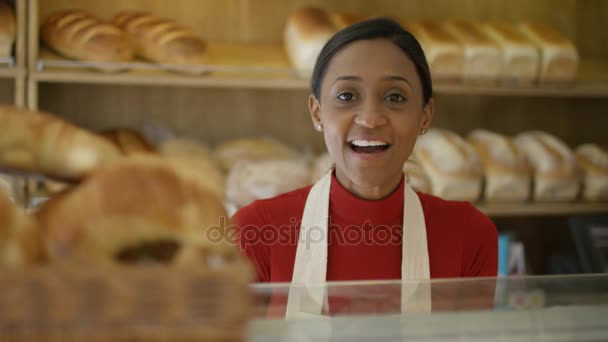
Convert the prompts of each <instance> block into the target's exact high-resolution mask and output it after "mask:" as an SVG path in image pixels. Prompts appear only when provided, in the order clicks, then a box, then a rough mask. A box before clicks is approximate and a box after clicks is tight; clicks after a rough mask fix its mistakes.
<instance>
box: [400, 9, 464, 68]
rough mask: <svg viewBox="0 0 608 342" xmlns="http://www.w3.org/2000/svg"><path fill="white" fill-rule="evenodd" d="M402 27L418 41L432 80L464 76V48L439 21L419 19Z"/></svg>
mask: <svg viewBox="0 0 608 342" xmlns="http://www.w3.org/2000/svg"><path fill="white" fill-rule="evenodd" d="M403 27H404V28H405V29H406V30H408V31H409V32H410V33H412V34H413V35H414V36H415V37H416V39H417V40H418V41H419V42H420V45H421V46H422V48H423V50H424V54H425V56H426V59H427V61H428V64H429V68H430V70H431V75H432V77H433V79H434V80H460V79H462V78H463V77H464V49H463V47H462V45H460V43H459V42H458V41H457V40H456V38H454V36H452V35H451V34H449V33H448V32H446V31H445V29H444V28H443V27H442V26H441V24H440V23H439V22H436V21H432V20H419V21H413V22H405V23H403Z"/></svg>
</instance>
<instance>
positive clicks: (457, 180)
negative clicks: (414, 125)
mask: <svg viewBox="0 0 608 342" xmlns="http://www.w3.org/2000/svg"><path fill="white" fill-rule="evenodd" d="M414 157H415V158H416V159H417V160H418V161H419V162H420V165H421V166H422V168H423V169H424V172H425V173H426V175H427V176H428V178H429V180H430V181H431V187H432V191H433V193H432V194H433V195H436V196H439V197H442V198H444V199H449V200H462V201H471V202H473V201H476V200H477V199H479V197H480V195H481V187H482V180H483V173H482V166H481V161H480V160H479V156H478V155H477V153H476V151H475V148H473V146H471V145H470V144H469V143H468V142H466V141H465V140H464V139H463V138H462V137H460V136H459V135H457V134H455V133H453V132H451V131H448V130H445V129H439V128H434V129H430V130H429V131H428V132H427V133H426V134H425V135H423V136H421V137H420V138H419V139H418V141H417V143H416V146H415V148H414Z"/></svg>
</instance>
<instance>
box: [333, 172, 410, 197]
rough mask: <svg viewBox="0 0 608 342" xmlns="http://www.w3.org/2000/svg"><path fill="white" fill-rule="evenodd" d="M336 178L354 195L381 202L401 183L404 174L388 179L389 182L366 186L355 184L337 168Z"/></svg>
mask: <svg viewBox="0 0 608 342" xmlns="http://www.w3.org/2000/svg"><path fill="white" fill-rule="evenodd" d="M335 172H336V178H337V180H338V182H340V184H342V186H343V187H344V188H346V189H347V190H348V191H350V192H351V193H352V194H353V195H355V196H357V197H359V198H363V199H366V200H379V199H383V198H385V197H387V196H388V195H390V194H391V193H393V191H395V189H397V187H398V186H399V184H400V183H401V180H402V178H403V173H399V174H397V175H395V176H394V177H389V178H387V181H386V182H384V183H381V184H373V185H372V184H365V183H359V184H358V183H356V182H353V181H352V180H351V179H350V178H349V177H348V176H347V175H346V174H345V173H344V172H342V171H340V170H339V169H337V168H336V170H335Z"/></svg>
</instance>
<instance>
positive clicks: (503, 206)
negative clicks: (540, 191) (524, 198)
mask: <svg viewBox="0 0 608 342" xmlns="http://www.w3.org/2000/svg"><path fill="white" fill-rule="evenodd" d="M476 206H477V208H478V209H479V210H481V211H482V212H483V213H484V214H486V215H488V216H493V217H516V216H520V217H533V216H571V215H586V214H605V213H608V202H604V203H585V202H581V203H500V204H499V203H495V204H494V203H492V204H489V203H488V204H486V203H482V204H478V205H476Z"/></svg>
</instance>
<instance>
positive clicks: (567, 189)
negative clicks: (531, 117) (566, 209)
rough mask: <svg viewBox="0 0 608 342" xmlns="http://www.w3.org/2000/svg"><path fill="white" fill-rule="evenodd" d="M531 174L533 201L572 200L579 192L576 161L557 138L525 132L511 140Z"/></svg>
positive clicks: (537, 132) (545, 134)
mask: <svg viewBox="0 0 608 342" xmlns="http://www.w3.org/2000/svg"><path fill="white" fill-rule="evenodd" d="M514 142H515V144H516V145H517V146H518V147H519V148H520V150H521V151H522V152H523V153H524V154H525V155H526V159H527V160H528V163H529V164H530V165H532V169H533V172H534V195H533V197H534V199H535V200H537V201H571V200H574V199H575V198H576V197H577V195H578V192H579V178H578V171H577V164H576V158H575V156H574V153H573V152H572V150H570V148H569V147H568V146H567V145H566V144H565V143H564V142H562V141H561V140H559V139H558V138H557V137H555V136H553V135H551V134H548V133H545V132H540V131H530V132H524V133H521V134H519V135H517V136H516V137H515V138H514Z"/></svg>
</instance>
